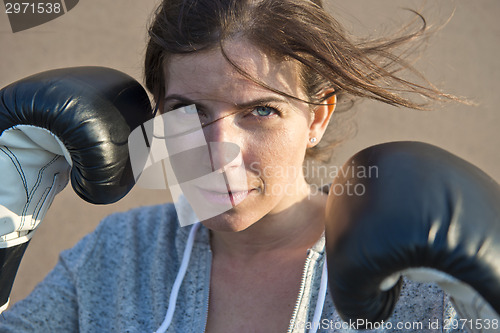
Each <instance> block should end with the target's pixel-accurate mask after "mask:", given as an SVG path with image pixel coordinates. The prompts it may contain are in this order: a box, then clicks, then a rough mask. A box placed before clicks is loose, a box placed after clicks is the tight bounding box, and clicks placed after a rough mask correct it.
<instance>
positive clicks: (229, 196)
mask: <svg viewBox="0 0 500 333" xmlns="http://www.w3.org/2000/svg"><path fill="white" fill-rule="evenodd" d="M199 191H200V193H201V194H202V195H203V197H204V198H205V199H206V200H207V201H208V202H210V203H212V204H216V205H231V206H236V205H238V204H240V203H241V202H242V201H243V200H245V198H246V197H247V196H248V194H249V193H250V192H251V191H252V190H237V191H227V190H226V191H218V190H207V189H202V188H199Z"/></svg>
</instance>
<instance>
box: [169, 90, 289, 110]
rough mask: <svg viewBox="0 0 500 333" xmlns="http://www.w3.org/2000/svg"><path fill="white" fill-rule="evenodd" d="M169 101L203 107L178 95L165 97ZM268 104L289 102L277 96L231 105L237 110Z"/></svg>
mask: <svg viewBox="0 0 500 333" xmlns="http://www.w3.org/2000/svg"><path fill="white" fill-rule="evenodd" d="M171 100H175V101H178V102H180V103H182V104H186V105H191V104H196V105H197V106H200V107H202V108H203V107H205V106H204V105H203V102H201V100H193V99H190V98H188V97H185V96H182V95H178V94H172V95H169V96H167V97H165V102H168V101H171ZM269 103H286V104H289V101H288V100H287V99H286V98H285V97H283V96H280V95H277V96H268V97H263V98H257V99H254V100H251V101H248V102H244V103H234V104H233V105H234V106H235V107H237V108H238V109H247V108H249V107H252V106H261V105H265V104H269Z"/></svg>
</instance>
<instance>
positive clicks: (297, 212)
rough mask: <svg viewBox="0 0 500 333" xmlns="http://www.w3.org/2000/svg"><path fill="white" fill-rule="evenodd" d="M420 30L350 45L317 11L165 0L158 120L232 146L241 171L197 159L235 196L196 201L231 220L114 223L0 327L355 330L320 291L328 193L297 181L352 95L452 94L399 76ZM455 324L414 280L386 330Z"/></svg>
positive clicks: (301, 4) (233, 0)
mask: <svg viewBox="0 0 500 333" xmlns="http://www.w3.org/2000/svg"><path fill="white" fill-rule="evenodd" d="M423 30H424V29H422V30H421V31H419V32H417V33H415V34H413V35H409V36H406V37H401V38H397V39H391V40H387V41H379V42H373V43H365V44H360V45H355V44H354V43H353V42H351V41H349V40H348V39H347V37H346V36H345V34H344V33H343V32H342V29H341V28H340V26H339V25H338V23H337V22H336V21H334V20H333V18H331V17H330V16H329V15H328V14H327V13H326V12H325V11H324V9H323V8H322V5H321V1H319V0H315V1H310V0H287V1H276V0H262V1H250V0H248V1H242V0H198V1H190V0H166V1H163V2H162V4H161V5H160V6H159V8H158V10H157V12H156V13H155V18H154V20H153V22H152V25H151V28H150V40H149V43H148V48H147V52H146V61H145V76H146V85H147V87H148V89H149V90H150V91H151V93H152V94H153V96H154V99H155V101H156V104H157V110H158V112H159V113H160V114H168V113H169V112H171V111H173V110H179V109H181V108H183V107H187V106H189V105H193V104H194V105H195V106H196V111H197V115H198V117H199V121H200V124H201V126H202V128H203V133H204V136H205V139H206V141H207V142H229V143H232V144H235V145H237V146H238V147H239V150H240V153H241V154H240V156H241V158H240V159H235V160H231V161H226V160H224V156H216V157H217V158H220V159H222V161H214V160H213V159H212V160H206V161H205V163H212V167H213V166H214V164H217V165H219V166H220V167H221V166H222V165H223V167H221V168H222V169H223V171H224V173H225V177H227V178H226V182H227V183H228V184H237V186H232V188H231V190H230V191H229V192H228V194H224V191H223V190H222V189H218V188H211V187H208V188H204V189H202V191H203V195H204V196H205V198H206V200H207V201H208V202H212V203H213V205H217V204H218V202H219V201H220V200H221V198H225V199H229V200H230V202H231V203H232V208H231V209H229V210H227V211H225V212H223V213H221V214H219V215H216V216H211V217H209V218H206V219H204V220H203V221H201V224H200V223H195V222H197V221H196V219H193V220H192V223H194V225H193V226H189V227H183V228H181V227H179V216H180V215H182V214H183V212H184V211H183V209H185V210H186V211H188V210H189V207H187V205H185V204H184V205H185V207H182V204H181V205H178V207H177V211H176V210H175V208H174V206H173V205H163V206H155V207H149V208H141V209H136V210H133V211H131V212H128V213H125V214H115V215H112V216H110V217H109V218H107V219H106V220H105V221H104V222H103V223H101V225H100V226H99V227H98V229H97V230H96V231H95V232H94V233H92V234H90V235H89V236H87V237H86V238H84V240H82V241H81V242H80V243H79V244H78V245H76V246H75V247H74V248H73V249H71V250H69V251H67V252H64V253H63V254H62V255H61V259H60V263H59V264H58V265H57V266H56V268H55V269H54V270H53V272H52V273H51V274H50V275H49V276H48V277H47V278H46V279H45V281H44V282H42V283H41V284H40V285H39V286H38V287H37V289H36V290H35V291H34V292H33V293H32V295H31V296H30V297H28V298H27V299H26V300H24V301H22V302H19V303H18V304H17V305H16V306H15V307H14V308H13V309H12V310H11V311H10V312H7V313H6V314H5V318H6V321H5V325H6V326H7V325H12V327H15V328H13V330H15V331H16V332H18V331H20V330H22V329H23V328H24V329H25V330H29V329H31V330H35V331H51V332H54V331H97V332H108V331H117V332H148V331H156V330H158V332H164V331H167V332H202V331H205V332H285V331H288V332H303V331H304V330H305V329H308V328H310V327H315V328H318V325H317V323H319V321H318V319H321V320H323V319H326V320H327V321H328V323H330V324H329V325H326V326H322V327H319V329H318V331H320V332H321V331H350V330H353V329H354V328H355V327H353V326H345V325H340V326H339V325H338V324H339V323H341V321H340V319H339V317H338V315H337V314H336V312H335V308H334V306H333V302H332V300H331V297H330V294H329V292H328V291H326V296H325V295H322V294H321V292H320V290H326V289H324V288H321V285H323V286H324V283H325V281H324V279H322V271H323V267H324V261H325V255H324V236H323V233H324V225H325V220H324V211H325V206H326V193H323V192H322V191H314V189H313V188H312V187H311V186H310V185H309V184H308V183H307V182H306V181H305V178H304V173H303V170H302V166H303V163H304V160H305V158H318V159H321V158H322V159H323V160H325V159H327V156H328V153H329V152H331V145H332V144H333V143H334V142H332V141H328V140H323V139H324V138H325V134H326V131H327V126H328V124H329V122H330V120H331V118H332V117H333V115H334V110H335V107H336V105H338V104H340V103H341V102H342V101H344V100H345V99H346V98H348V97H347V96H361V97H368V98H373V99H377V100H380V101H382V102H385V103H388V104H391V105H400V106H405V107H412V108H421V107H423V106H422V105H419V104H418V103H416V102H412V100H410V99H408V98H407V97H405V95H404V93H405V92H408V91H410V92H415V93H416V94H418V95H420V96H425V97H429V98H433V99H440V98H448V96H446V95H444V94H442V93H440V92H439V91H437V90H435V89H433V88H427V87H423V86H420V85H418V84H414V83H411V82H408V81H405V80H404V79H401V78H399V77H398V76H396V75H395V74H394V73H396V72H398V71H399V70H400V69H401V68H405V67H407V66H406V65H405V63H404V62H403V61H402V60H399V59H398V57H396V56H394V55H392V54H391V53H389V51H390V50H391V49H392V48H395V47H397V46H399V45H402V44H404V43H405V42H408V41H410V40H412V39H413V38H414V37H417V36H418V35H419V34H421V33H422V32H423ZM325 139H326V138H325ZM327 141H328V142H327ZM220 155H223V154H220ZM226 162H229V163H226ZM242 165H243V166H244V170H245V173H244V176H245V177H244V179H246V181H245V182H242V181H241V179H242V175H241V172H240V171H241V168H240V167H241V166H242ZM214 169H217V168H214ZM190 204H191V206H196V202H190ZM117 231H119V232H117ZM422 290H425V291H424V292H422ZM417 291H418V292H417ZM323 296H325V297H324V298H323ZM318 309H319V310H318ZM454 315H455V313H454V310H453V308H452V307H451V305H450V304H449V303H448V301H447V299H446V298H445V295H444V294H443V293H442V292H440V291H439V290H438V289H437V288H436V287H434V286H431V285H417V284H407V285H406V286H405V289H404V290H403V293H402V296H401V300H400V302H399V303H398V305H397V307H396V311H395V314H394V315H393V317H392V318H391V322H392V323H394V325H393V327H396V323H398V322H410V321H411V322H422V323H424V325H425V323H427V322H428V321H429V320H435V319H438V320H439V321H441V322H442V321H443V319H444V318H447V317H452V316H454ZM318 316H319V317H318ZM321 322H322V323H324V322H323V321H321ZM315 323H316V324H315ZM2 324H3V323H2ZM336 324H337V325H336ZM388 331H390V330H388ZM394 331H396V329H394Z"/></svg>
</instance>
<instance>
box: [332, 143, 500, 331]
mask: <svg viewBox="0 0 500 333" xmlns="http://www.w3.org/2000/svg"><path fill="white" fill-rule="evenodd" d="M349 188H350V189H351V191H350V192H349V191H347V189H349ZM341 189H342V190H343V192H341V191H340V190H341ZM326 248H327V260H328V269H329V286H330V289H331V292H332V297H333V300H334V303H335V305H336V307H337V311H338V313H339V315H340V316H341V317H342V318H343V319H344V320H358V319H360V320H361V322H363V321H365V322H366V321H368V322H380V321H382V320H386V319H387V318H388V317H389V316H390V315H391V313H392V311H393V309H394V306H395V304H396V302H397V299H398V296H399V291H400V286H401V279H400V276H401V274H404V275H406V276H407V277H409V278H410V279H413V280H417V281H418V282H436V283H437V284H438V285H439V286H440V287H441V288H442V289H443V290H444V291H446V292H447V293H448V294H449V295H450V297H451V300H452V303H453V304H454V306H455V308H456V310H457V312H458V314H459V315H460V316H461V317H462V318H467V319H469V320H471V322H470V323H468V326H469V329H470V330H472V331H480V326H482V325H484V327H485V328H486V325H485V324H486V320H488V322H489V323H490V324H491V323H493V322H496V323H497V325H498V318H499V313H500V186H499V185H498V184H497V183H496V182H495V181H494V180H493V179H492V178H490V177H489V176H487V175H486V174H485V173H484V172H482V171H481V170H480V169H478V168H477V167H475V166H473V165H471V164H470V163H468V162H466V161H464V160H462V159H460V158H458V157H456V156H455V155H452V154H450V153H448V152H446V151H444V150H442V149H440V148H437V147H435V146H432V145H429V144H425V143H418V142H393V143H386V144H380V145H377V146H373V147H370V148H367V149H365V150H363V151H361V152H359V153H358V154H356V155H354V156H353V157H352V158H351V159H350V160H349V161H348V162H347V163H346V164H345V165H344V166H343V172H341V173H340V175H339V177H337V179H336V180H335V182H334V183H333V185H332V187H331V190H330V194H329V198H328V204H327V225H326ZM482 321H483V322H482ZM497 327H498V326H497ZM490 328H491V325H490Z"/></svg>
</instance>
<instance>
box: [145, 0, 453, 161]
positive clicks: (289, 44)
mask: <svg viewBox="0 0 500 333" xmlns="http://www.w3.org/2000/svg"><path fill="white" fill-rule="evenodd" d="M415 15H416V16H417V17H418V18H420V19H421V20H420V22H422V24H421V26H420V27H419V29H417V30H416V31H414V32H412V33H403V34H402V35H401V36H396V37H390V38H385V39H377V40H372V41H364V42H354V41H352V40H350V39H349V37H348V34H347V33H346V32H345V31H344V29H343V28H342V27H341V25H340V24H339V22H337V21H336V20H335V19H334V18H333V17H332V16H331V15H329V14H328V13H327V12H326V11H325V9H324V8H323V4H322V1H321V0H163V1H162V3H161V4H160V5H159V7H158V8H157V10H156V12H155V13H154V18H153V21H152V23H151V25H150V27H149V42H148V46H147V50H146V58H145V83H146V86H147V88H148V89H149V91H150V92H151V93H152V94H153V96H154V98H155V100H156V101H157V102H158V101H159V100H161V99H162V98H163V94H164V90H165V86H164V85H165V78H164V74H163V73H164V72H163V65H164V64H165V62H166V61H167V60H168V58H169V57H170V56H171V55H176V54H188V53H193V52H200V51H203V50H213V49H217V48H219V49H220V50H221V52H222V54H223V55H224V56H225V58H226V60H227V61H228V62H229V63H230V64H231V65H233V66H234V67H235V69H236V70H237V71H238V72H239V73H240V74H242V75H244V76H245V77H247V78H249V79H250V80H252V81H254V82H256V83H257V84H260V85H262V86H264V87H266V88H268V89H270V90H272V91H274V92H276V93H279V94H281V95H284V96H287V97H289V98H294V99H298V97H296V96H290V95H288V94H286V93H284V92H281V91H276V90H275V89H273V88H272V87H269V86H266V85H265V84H264V83H263V82H261V81H259V78H255V77H250V76H249V75H248V74H247V73H245V72H244V71H243V70H242V69H241V68H239V67H238V66H237V65H236V64H235V63H234V62H233V61H232V60H231V59H230V58H229V57H228V56H227V54H226V52H225V50H224V42H225V41H228V40H230V39H231V38H236V37H237V38H245V39H246V40H248V41H249V42H251V43H253V45H254V46H256V47H258V48H260V49H261V50H262V51H264V52H265V53H266V54H268V55H270V56H272V57H273V58H274V59H277V60H278V61H279V60H294V61H297V62H298V63H299V64H300V65H301V66H300V68H301V73H300V75H301V76H300V77H301V79H302V82H303V85H304V91H305V93H306V95H307V96H309V100H307V101H305V102H307V103H309V104H311V105H315V104H318V103H321V102H322V101H323V100H324V99H326V98H328V97H330V96H325V94H324V92H325V91H328V90H333V91H334V94H336V97H337V101H338V102H341V101H342V100H343V99H346V98H352V97H366V98H370V99H375V100H378V101H381V102H384V103H387V104H390V105H395V106H404V107H409V108H413V109H424V108H425V106H426V105H425V103H419V102H416V101H414V99H412V98H411V96H410V97H408V96H409V94H408V93H410V95H411V94H412V93H413V95H415V94H416V95H418V96H420V97H424V98H425V99H431V100H440V99H450V98H451V99H452V98H453V97H451V96H449V95H446V94H444V93H442V92H440V91H439V90H437V89H436V88H434V87H433V86H432V85H431V84H430V83H429V82H427V81H426V80H425V79H423V77H422V76H419V74H418V72H417V71H415V70H414V69H413V67H412V66H411V65H410V64H409V63H407V62H406V61H405V60H404V58H402V57H401V54H399V55H397V54H395V53H394V51H395V50H397V48H398V47H400V46H402V45H405V44H407V43H409V42H411V41H414V40H415V39H417V38H418V37H420V36H423V35H424V34H425V32H426V23H425V20H424V19H423V17H421V16H420V15H419V14H418V13H416V12H415ZM402 69H404V70H410V71H411V72H413V73H414V74H417V77H420V78H421V79H423V82H424V83H423V84H420V83H415V82H410V81H408V80H406V79H404V78H402V77H400V76H399V75H398V74H399V72H400V71H401V70H402ZM421 81H422V80H421ZM330 127H331V126H330ZM322 141H327V142H325V143H323V144H321V145H318V146H316V147H314V148H313V149H309V150H308V152H307V157H313V158H316V159H318V160H322V161H327V160H328V159H329V156H331V151H332V149H331V148H332V147H333V146H334V145H336V144H337V143H338V141H339V140H332V141H330V142H328V140H322Z"/></svg>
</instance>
